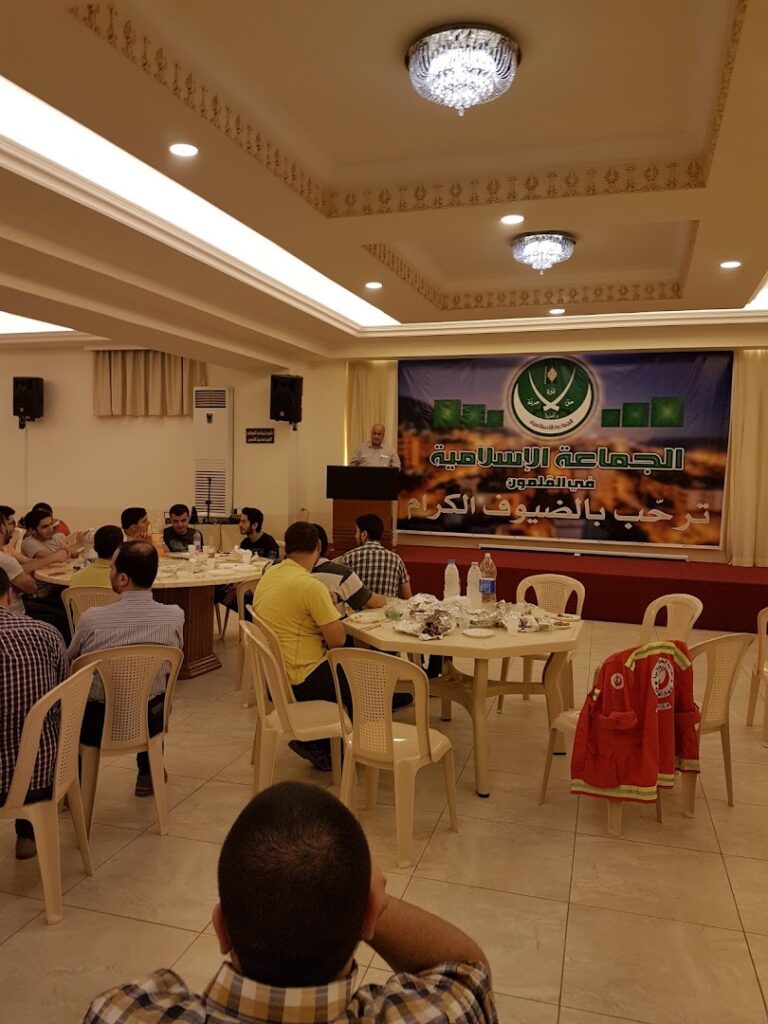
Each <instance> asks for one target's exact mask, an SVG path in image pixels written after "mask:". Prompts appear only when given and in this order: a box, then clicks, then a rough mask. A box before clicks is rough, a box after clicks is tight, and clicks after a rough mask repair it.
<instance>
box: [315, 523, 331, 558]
mask: <svg viewBox="0 0 768 1024" xmlns="http://www.w3.org/2000/svg"><path fill="white" fill-rule="evenodd" d="M312 525H313V526H314V528H315V529H316V530H317V536H318V537H319V538H320V557H321V558H325V555H326V552H327V551H328V534H327V533H326V532H325V529H324V528H323V527H322V526H321V525H320V523H313V524H312Z"/></svg>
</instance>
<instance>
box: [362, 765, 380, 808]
mask: <svg viewBox="0 0 768 1024" xmlns="http://www.w3.org/2000/svg"><path fill="white" fill-rule="evenodd" d="M378 798H379V769H378V768H371V766H370V765H366V767H365V809H366V810H367V811H372V810H373V808H374V807H375V806H376V801H377V800H378Z"/></svg>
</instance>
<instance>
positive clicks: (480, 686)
mask: <svg viewBox="0 0 768 1024" xmlns="http://www.w3.org/2000/svg"><path fill="white" fill-rule="evenodd" d="M487 695H488V662H487V661H483V660H480V659H479V658H476V659H475V676H474V679H473V686H472V732H473V736H474V743H475V792H476V793H477V795H478V796H482V797H488V796H490V795H491V794H490V783H489V782H488V739H487V736H486V732H485V715H486V712H487V710H488V709H487V708H486V706H485V701H486V697H487Z"/></svg>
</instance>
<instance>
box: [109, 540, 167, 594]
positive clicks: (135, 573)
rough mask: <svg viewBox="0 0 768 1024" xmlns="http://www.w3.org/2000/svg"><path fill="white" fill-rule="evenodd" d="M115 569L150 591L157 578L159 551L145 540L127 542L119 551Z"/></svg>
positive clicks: (138, 585)
mask: <svg viewBox="0 0 768 1024" xmlns="http://www.w3.org/2000/svg"><path fill="white" fill-rule="evenodd" d="M115 569H116V571H117V572H124V573H125V575H126V576H127V577H128V579H129V580H130V581H131V583H134V584H135V585H136V586H137V587H141V589H142V590H149V588H150V587H151V586H152V584H153V583H154V582H155V576H157V551H155V549H154V548H153V547H152V545H151V544H148V543H147V542H146V541H145V540H127V541H125V542H124V543H123V544H121V545H120V547H119V548H118V549H117V557H116V558H115Z"/></svg>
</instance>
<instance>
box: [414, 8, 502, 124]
mask: <svg viewBox="0 0 768 1024" xmlns="http://www.w3.org/2000/svg"><path fill="white" fill-rule="evenodd" d="M405 63H406V65H407V67H408V73H409V75H410V76H411V83H412V85H413V87H414V89H415V90H416V92H417V93H418V94H419V96H423V97H424V99H425V100H430V101H431V102H432V103H439V104H440V106H443V107H452V108H453V109H454V110H456V111H457V112H458V114H459V117H462V116H463V114H464V111H465V110H468V109H469V108H470V107H476V106H477V105H478V104H479V103H488V102H490V100H495V99H496V98H497V97H498V96H501V95H502V94H503V93H505V92H506V91H507V89H508V88H509V87H510V85H512V82H513V81H514V79H515V72H516V71H517V66H518V64H519V63H520V49H519V47H518V45H517V43H516V42H515V41H514V39H511V38H510V37H509V36H507V35H505V34H504V33H503V32H499V31H498V29H495V28H492V27H491V26H490V25H473V24H467V25H446V26H444V27H443V28H437V29H432V30H431V31H429V32H426V33H425V34H424V35H422V36H419V38H418V39H417V40H416V42H415V43H413V44H412V45H411V47H410V48H409V50H408V53H407V54H406V58H405Z"/></svg>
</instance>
